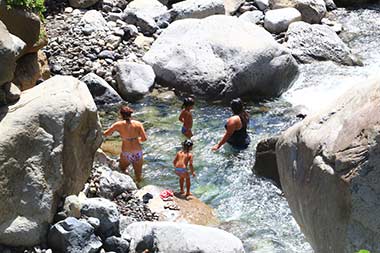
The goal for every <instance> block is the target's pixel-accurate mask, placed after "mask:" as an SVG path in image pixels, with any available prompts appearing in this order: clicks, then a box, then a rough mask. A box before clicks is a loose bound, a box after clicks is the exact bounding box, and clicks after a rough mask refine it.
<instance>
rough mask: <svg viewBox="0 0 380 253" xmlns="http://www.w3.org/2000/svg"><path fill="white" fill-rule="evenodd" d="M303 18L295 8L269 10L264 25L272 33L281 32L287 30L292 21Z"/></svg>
mask: <svg viewBox="0 0 380 253" xmlns="http://www.w3.org/2000/svg"><path fill="white" fill-rule="evenodd" d="M301 19H302V17H301V13H300V12H299V11H298V10H297V9H295V8H291V7H289V8H282V9H276V10H269V11H267V12H266V13H265V18H264V27H265V29H267V30H268V31H269V32H271V33H281V32H285V31H286V30H287V29H288V27H289V25H290V24H291V23H293V22H296V21H300V20H301Z"/></svg>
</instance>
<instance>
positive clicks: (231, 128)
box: [211, 118, 236, 151]
mask: <svg viewBox="0 0 380 253" xmlns="http://www.w3.org/2000/svg"><path fill="white" fill-rule="evenodd" d="M235 128H236V127H235V122H234V120H233V119H232V118H229V119H228V120H227V129H226V132H225V133H224V136H223V138H222V139H221V140H220V142H219V143H218V144H216V145H215V146H213V147H212V148H211V150H212V151H216V150H218V149H220V147H221V146H223V145H224V144H225V143H226V142H227V140H228V139H229V138H230V137H231V135H232V134H233V133H234V132H235Z"/></svg>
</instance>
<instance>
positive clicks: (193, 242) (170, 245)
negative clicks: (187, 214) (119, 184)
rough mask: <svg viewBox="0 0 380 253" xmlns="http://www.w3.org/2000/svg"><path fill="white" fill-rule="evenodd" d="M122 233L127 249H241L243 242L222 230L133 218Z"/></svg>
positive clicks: (232, 252)
mask: <svg viewBox="0 0 380 253" xmlns="http://www.w3.org/2000/svg"><path fill="white" fill-rule="evenodd" d="M124 233H126V234H128V235H129V236H130V237H131V239H132V240H131V243H130V252H131V253H137V252H142V251H143V250H144V249H148V250H149V252H165V253H174V252H181V253H193V252H203V253H215V252H218V253H227V252H228V253H243V252H245V251H244V248H243V244H242V242H241V241H240V240H239V239H238V238H237V237H235V236H234V235H232V234H230V233H227V232H225V231H223V230H220V229H217V228H212V227H205V226H199V225H192V224H184V223H174V222H135V223H132V224H131V225H129V226H128V227H127V229H126V230H125V231H124Z"/></svg>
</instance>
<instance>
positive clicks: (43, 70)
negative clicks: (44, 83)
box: [37, 50, 51, 80]
mask: <svg viewBox="0 0 380 253" xmlns="http://www.w3.org/2000/svg"><path fill="white" fill-rule="evenodd" d="M37 57H38V64H39V65H40V76H41V78H42V80H47V79H49V78H50V76H51V75H50V67H49V62H48V59H47V56H46V54H45V53H44V52H43V51H42V50H39V51H38V52H37Z"/></svg>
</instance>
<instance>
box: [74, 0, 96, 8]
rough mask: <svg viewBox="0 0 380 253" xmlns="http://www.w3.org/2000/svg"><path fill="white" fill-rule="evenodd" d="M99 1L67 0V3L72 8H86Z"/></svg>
mask: <svg viewBox="0 0 380 253" xmlns="http://www.w3.org/2000/svg"><path fill="white" fill-rule="evenodd" d="M97 2H99V0H69V3H70V5H71V6H72V7H74V8H80V9H86V8H88V7H91V6H93V5H94V4H96V3H97Z"/></svg>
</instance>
